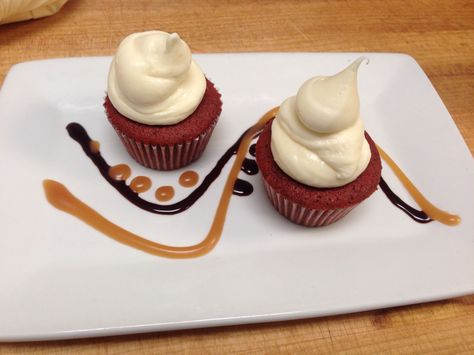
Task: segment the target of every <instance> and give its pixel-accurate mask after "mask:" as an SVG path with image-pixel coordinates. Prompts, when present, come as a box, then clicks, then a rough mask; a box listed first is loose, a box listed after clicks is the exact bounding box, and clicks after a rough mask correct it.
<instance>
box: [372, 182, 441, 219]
mask: <svg viewBox="0 0 474 355" xmlns="http://www.w3.org/2000/svg"><path fill="white" fill-rule="evenodd" d="M379 186H380V188H381V189H382V191H383V193H384V194H385V196H387V198H388V199H389V200H390V202H392V203H393V204H394V205H395V206H397V207H398V208H399V209H401V210H402V211H403V212H405V213H406V214H407V215H408V216H409V217H410V218H412V219H413V220H414V221H416V222H418V223H429V222H432V221H433V220H432V219H431V218H430V217H428V215H427V214H426V213H425V212H423V211H420V210H417V209H416V208H413V207H411V206H410V205H409V204H407V203H406V202H405V201H403V200H402V199H401V198H400V197H398V196H397V195H396V194H395V192H393V191H392V189H391V188H390V187H389V186H388V184H387V183H386V182H385V180H384V179H383V177H380V181H379Z"/></svg>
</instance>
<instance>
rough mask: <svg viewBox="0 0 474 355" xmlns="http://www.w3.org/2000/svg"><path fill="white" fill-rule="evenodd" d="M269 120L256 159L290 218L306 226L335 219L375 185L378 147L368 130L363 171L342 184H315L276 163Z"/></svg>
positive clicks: (269, 188) (272, 196)
mask: <svg viewBox="0 0 474 355" xmlns="http://www.w3.org/2000/svg"><path fill="white" fill-rule="evenodd" d="M272 122H273V121H270V122H269V123H267V125H266V126H265V128H264V130H263V132H262V133H261V134H260V137H259V139H258V142H257V147H256V159H257V164H258V167H259V168H260V171H261V174H262V177H263V182H264V185H265V190H266V192H267V194H268V196H269V198H270V200H271V202H272V203H273V205H274V207H275V208H276V209H277V210H278V212H279V213H280V214H282V215H284V216H285V217H286V218H288V219H289V220H291V221H292V222H294V223H297V224H301V225H305V226H308V227H316V226H324V225H328V224H331V223H334V222H336V221H337V220H339V219H341V218H342V217H344V216H345V215H346V214H348V213H349V212H350V211H351V210H352V209H353V208H354V207H356V206H357V205H358V204H359V203H360V202H362V201H363V200H365V199H366V198H367V197H369V196H370V195H371V194H372V193H373V192H374V191H375V190H376V189H377V185H378V183H379V181H380V175H381V170H382V165H381V161H380V156H379V153H378V151H377V148H376V147H375V144H374V142H373V141H372V139H371V138H370V137H369V135H368V134H367V133H365V137H366V139H367V142H368V143H369V146H370V151H371V158H370V161H369V164H368V166H367V168H366V169H365V170H364V171H363V172H362V174H360V175H359V176H358V177H357V179H355V180H354V181H352V182H350V183H349V184H346V185H344V186H340V187H334V188H315V187H311V186H307V185H304V184H301V183H299V182H297V181H295V180H294V179H292V178H291V177H289V176H288V175H287V174H285V173H284V172H283V171H282V170H281V169H280V168H279V167H278V165H277V164H276V162H275V160H274V159H273V155H272V151H271V147H270V145H271V126H272Z"/></svg>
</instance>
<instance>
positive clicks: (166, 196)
mask: <svg viewBox="0 0 474 355" xmlns="http://www.w3.org/2000/svg"><path fill="white" fill-rule="evenodd" d="M155 197H156V199H157V200H158V201H161V202H166V201H169V200H171V199H172V198H173V197H174V188H173V186H160V187H159V188H157V189H156V192H155Z"/></svg>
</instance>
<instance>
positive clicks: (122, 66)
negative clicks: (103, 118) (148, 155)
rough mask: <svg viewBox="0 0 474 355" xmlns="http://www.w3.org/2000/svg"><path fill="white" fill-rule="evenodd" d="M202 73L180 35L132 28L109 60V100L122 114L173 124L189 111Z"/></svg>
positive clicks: (200, 92)
mask: <svg viewBox="0 0 474 355" xmlns="http://www.w3.org/2000/svg"><path fill="white" fill-rule="evenodd" d="M205 90H206V78H205V77H204V74H203V73H202V71H201V69H200V68H199V67H198V65H197V64H196V63H195V62H194V60H193V59H192V57H191V50H190V49H189V47H188V45H187V44H186V43H185V42H184V41H183V40H182V39H181V38H180V37H179V36H178V34H176V33H173V34H169V33H166V32H162V31H148V32H140V33H133V34H131V35H129V36H127V37H126V38H124V39H123V40H122V42H121V43H120V45H119V47H118V50H117V53H116V54H115V57H114V59H113V60H112V64H111V66H110V71H109V78H108V91H107V94H108V96H109V99H110V101H111V102H112V104H113V105H114V107H115V108H116V109H117V110H118V111H119V112H120V113H121V114H122V115H124V116H125V117H127V118H129V119H131V120H133V121H136V122H139V123H143V124H147V125H171V124H175V123H178V122H180V121H182V120H183V119H185V118H186V117H188V116H189V115H191V114H192V113H193V112H194V110H195V109H196V108H197V107H198V105H199V104H200V102H201V100H202V97H203V96H204V92H205Z"/></svg>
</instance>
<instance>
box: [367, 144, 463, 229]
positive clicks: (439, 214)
mask: <svg viewBox="0 0 474 355" xmlns="http://www.w3.org/2000/svg"><path fill="white" fill-rule="evenodd" d="M376 146H377V150H378V151H379V154H380V156H381V157H382V159H383V160H384V161H385V162H386V163H387V164H388V166H389V167H390V169H392V170H393V172H394V173H395V175H396V176H397V178H398V179H399V180H400V182H401V183H402V184H403V186H405V188H406V189H407V191H408V193H409V194H410V195H411V197H413V199H414V200H415V201H416V203H417V204H418V206H420V207H421V209H422V210H423V211H424V212H425V213H426V214H427V215H428V216H429V217H430V218H432V219H434V220H436V221H438V222H440V223H443V224H446V225H448V226H455V225H457V224H459V223H461V217H460V216H458V215H456V214H451V213H449V212H446V211H443V210H440V209H439V208H438V207H436V206H435V205H433V204H432V203H431V202H430V201H428V200H427V199H426V197H425V196H423V194H422V193H421V192H420V190H418V189H417V188H416V186H415V185H414V184H413V183H412V182H411V181H410V179H408V177H407V176H406V175H405V173H404V172H403V171H402V169H400V167H399V166H398V165H397V164H396V163H395V162H394V161H393V159H392V158H390V156H389V155H388V154H387V153H385V151H384V150H383V149H382V148H381V147H380V146H378V145H376Z"/></svg>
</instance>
